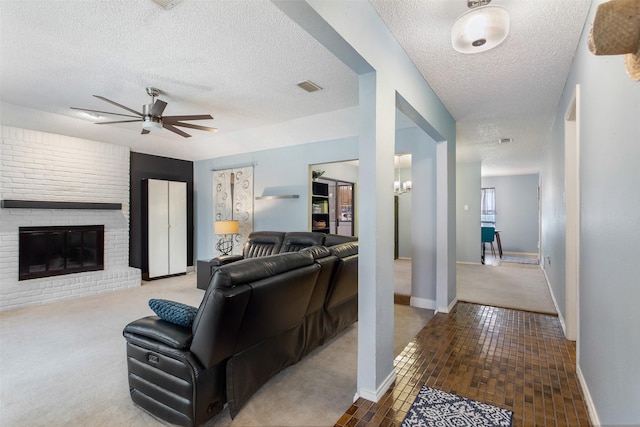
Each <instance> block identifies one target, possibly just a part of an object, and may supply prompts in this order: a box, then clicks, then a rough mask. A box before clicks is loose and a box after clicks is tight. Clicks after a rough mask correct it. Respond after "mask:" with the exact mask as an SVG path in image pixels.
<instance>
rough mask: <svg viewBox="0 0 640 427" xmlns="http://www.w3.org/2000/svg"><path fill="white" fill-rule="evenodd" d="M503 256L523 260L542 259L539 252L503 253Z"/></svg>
mask: <svg viewBox="0 0 640 427" xmlns="http://www.w3.org/2000/svg"><path fill="white" fill-rule="evenodd" d="M502 255H507V256H514V257H522V258H540V256H539V255H538V253H537V252H510V251H502Z"/></svg>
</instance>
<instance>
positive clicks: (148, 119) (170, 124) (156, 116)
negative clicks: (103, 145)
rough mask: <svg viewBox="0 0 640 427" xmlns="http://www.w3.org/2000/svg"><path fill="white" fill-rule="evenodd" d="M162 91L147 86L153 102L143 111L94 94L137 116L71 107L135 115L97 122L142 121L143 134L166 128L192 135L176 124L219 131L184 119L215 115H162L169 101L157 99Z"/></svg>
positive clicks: (204, 117) (116, 114) (182, 134)
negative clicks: (129, 118) (124, 118)
mask: <svg viewBox="0 0 640 427" xmlns="http://www.w3.org/2000/svg"><path fill="white" fill-rule="evenodd" d="M160 93H161V91H160V89H157V88H155V87H148V88H147V94H148V95H149V96H150V97H151V103H150V104H145V105H143V106H142V113H140V112H139V111H136V110H133V109H131V108H129V107H125V106H124V105H122V104H118V103H117V102H115V101H112V100H110V99H107V98H105V97H103V96H99V95H93V96H95V97H96V98H98V99H101V100H103V101H106V102H108V103H110V104H113V105H115V106H116V107H120V108H123V109H125V110H127V111H129V112H131V113H133V114H135V116H132V115H130V114H120V113H111V112H109V111H98V110H89V109H87V108H77V107H71V108H72V109H73V110H81V111H90V112H92V113H100V114H111V115H114V116H123V117H134V118H135V119H134V120H118V121H112V122H99V123H96V124H97V125H108V124H114V123H129V122H142V132H141V133H142V134H143V135H144V134H147V133H149V132H151V131H152V130H159V129H162V128H165V129H167V130H170V131H171V132H174V133H177V134H178V135H180V136H183V137H185V138H189V137H190V136H191V135H189V134H188V133H186V132H184V131H182V130H181V129H178V128H177V127H176V126H180V127H185V128H190V129H198V130H206V131H209V132H217V131H218V129H216V128H212V127H207V126H200V125H194V124H191V123H185V122H184V120H207V119H213V117H212V116H210V115H209V114H197V115H191V116H162V112H163V111H164V109H165V108H166V107H167V103H166V102H164V101H161V100H159V99H156V97H157V96H158V95H160Z"/></svg>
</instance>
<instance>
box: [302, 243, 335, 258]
mask: <svg viewBox="0 0 640 427" xmlns="http://www.w3.org/2000/svg"><path fill="white" fill-rule="evenodd" d="M300 252H305V253H309V254H311V256H312V257H313V259H318V258H324V257H328V256H329V255H331V251H330V250H329V248H327V247H326V246H322V245H314V246H308V247H306V248H304V249H300Z"/></svg>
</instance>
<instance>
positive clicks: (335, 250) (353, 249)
mask: <svg viewBox="0 0 640 427" xmlns="http://www.w3.org/2000/svg"><path fill="white" fill-rule="evenodd" d="M329 250H330V251H331V253H332V254H334V255H335V256H337V257H338V258H346V257H348V256H352V255H358V242H347V243H341V244H339V245H335V246H331V247H330V248H329Z"/></svg>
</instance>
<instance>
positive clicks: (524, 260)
mask: <svg viewBox="0 0 640 427" xmlns="http://www.w3.org/2000/svg"><path fill="white" fill-rule="evenodd" d="M502 262H517V263H519V264H538V263H539V262H540V261H538V258H527V257H517V256H503V257H502Z"/></svg>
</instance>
